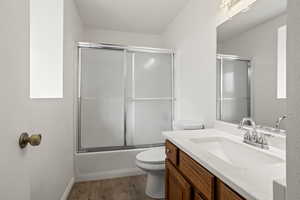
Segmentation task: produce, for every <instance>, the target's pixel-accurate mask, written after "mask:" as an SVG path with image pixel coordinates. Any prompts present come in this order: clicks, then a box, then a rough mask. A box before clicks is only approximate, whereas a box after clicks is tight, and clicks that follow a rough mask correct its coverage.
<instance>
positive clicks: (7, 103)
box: [0, 0, 30, 200]
mask: <svg viewBox="0 0 300 200" xmlns="http://www.w3.org/2000/svg"><path fill="white" fill-rule="evenodd" d="M28 2H29V1H27V0H25V1H19V0H1V1H0V24H1V28H0V43H1V47H0V61H1V64H0V69H1V72H0V90H1V95H0V110H1V115H0V131H1V133H0V135H1V145H0V155H1V159H0V177H1V178H0V199H3V200H4V199H5V200H20V199H22V200H30V184H29V176H28V174H29V173H28V170H27V169H26V159H25V158H26V150H25V151H24V150H21V149H20V148H19V146H18V137H19V135H20V133H22V132H23V131H26V128H27V127H26V124H27V123H26V117H27V116H26V113H27V111H26V109H27V108H26V106H24V102H25V101H26V98H27V97H28V92H27V88H28V84H26V83H27V80H26V79H27V78H28V76H27V75H28V66H29V14H28V11H29V3H28Z"/></svg>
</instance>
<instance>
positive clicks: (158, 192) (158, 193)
mask: <svg viewBox="0 0 300 200" xmlns="http://www.w3.org/2000/svg"><path fill="white" fill-rule="evenodd" d="M165 159H166V154H165V147H157V148H153V149H151V150H147V151H144V152H141V153H139V154H137V156H136V166H137V167H138V168H140V169H142V170H143V171H145V172H146V173H147V183H146V194H147V195H148V196H149V197H151V198H154V199H162V198H164V196H165V186H164V182H165Z"/></svg>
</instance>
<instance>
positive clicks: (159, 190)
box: [146, 170, 165, 199]
mask: <svg viewBox="0 0 300 200" xmlns="http://www.w3.org/2000/svg"><path fill="white" fill-rule="evenodd" d="M146 194H147V195H148V196H149V197H151V198H154V199H163V198H165V172H164V170H161V171H156V172H148V174H147V183H146Z"/></svg>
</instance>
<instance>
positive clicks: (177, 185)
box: [166, 160, 191, 200]
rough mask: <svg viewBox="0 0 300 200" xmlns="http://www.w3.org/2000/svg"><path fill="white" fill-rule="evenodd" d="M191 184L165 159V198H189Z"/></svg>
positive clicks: (182, 199)
mask: <svg viewBox="0 0 300 200" xmlns="http://www.w3.org/2000/svg"><path fill="white" fill-rule="evenodd" d="M190 199H191V185H190V184H189V183H188V182H187V181H186V180H185V179H184V178H183V176H182V175H181V174H180V173H179V172H178V171H177V169H176V168H175V167H174V166H173V165H172V164H171V163H170V162H169V161H168V160H167V161H166V200H190Z"/></svg>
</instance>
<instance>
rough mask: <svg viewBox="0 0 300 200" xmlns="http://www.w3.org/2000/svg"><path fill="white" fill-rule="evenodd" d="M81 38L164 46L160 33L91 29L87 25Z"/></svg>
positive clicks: (94, 40)
mask: <svg viewBox="0 0 300 200" xmlns="http://www.w3.org/2000/svg"><path fill="white" fill-rule="evenodd" d="M81 40H82V41H84V42H104V43H112V44H122V45H133V46H147V47H158V48H159V47H162V38H161V36H160V35H153V34H140V33H130V32H120V31H110V30H101V29H91V28H86V27H85V28H84V33H83V36H82V38H81Z"/></svg>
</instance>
